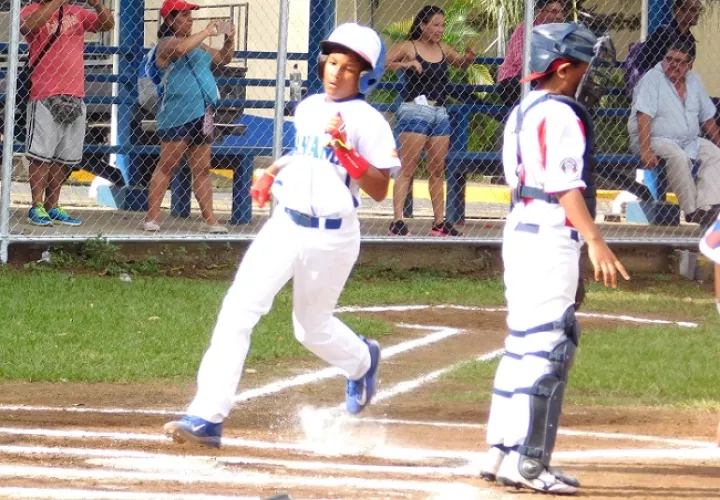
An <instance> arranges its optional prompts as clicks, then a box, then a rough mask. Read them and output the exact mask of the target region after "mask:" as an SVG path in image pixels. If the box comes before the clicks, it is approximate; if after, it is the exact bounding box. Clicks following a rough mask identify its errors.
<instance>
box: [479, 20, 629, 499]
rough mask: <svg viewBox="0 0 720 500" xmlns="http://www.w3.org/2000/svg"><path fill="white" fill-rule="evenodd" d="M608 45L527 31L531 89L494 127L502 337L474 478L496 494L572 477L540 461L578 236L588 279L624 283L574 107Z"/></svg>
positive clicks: (568, 29)
mask: <svg viewBox="0 0 720 500" xmlns="http://www.w3.org/2000/svg"><path fill="white" fill-rule="evenodd" d="M611 47H612V42H611V41H610V40H609V37H607V38H606V37H603V38H602V39H600V40H598V39H597V38H596V37H595V35H593V33H592V32H591V31H589V30H588V29H586V28H585V27H583V26H581V25H578V24H575V23H569V24H568V23H556V24H545V25H541V26H537V27H536V28H534V29H533V34H532V46H531V60H530V67H531V70H532V72H533V73H532V74H531V75H530V76H529V77H528V78H527V79H526V80H533V81H536V82H537V87H536V90H534V91H532V92H530V93H529V94H528V96H527V97H525V99H523V100H522V102H521V103H520V105H519V106H517V107H516V108H515V109H514V110H513V111H512V112H511V113H510V115H509V117H508V122H507V124H506V126H505V133H504V145H503V164H504V168H505V175H506V178H507V179H508V183H509V184H510V187H511V189H513V192H514V196H513V206H512V208H511V211H510V214H509V215H508V218H507V223H506V225H505V229H504V235H503V261H504V265H505V275H504V278H505V287H506V298H507V305H508V317H507V324H508V327H509V329H510V334H509V335H508V337H507V338H506V340H505V356H504V357H503V358H502V360H501V362H500V365H499V366H498V370H497V373H496V375H495V383H494V388H493V396H492V406H491V408H490V416H489V419H488V428H487V442H488V443H489V444H490V445H491V448H490V451H489V452H488V459H487V463H486V464H485V465H484V466H483V468H482V470H481V475H482V477H484V478H485V479H488V480H492V481H494V480H496V479H497V481H498V482H500V483H501V484H504V485H506V486H514V487H525V488H530V489H533V490H537V491H540V492H543V493H551V494H574V493H576V492H577V486H578V483H577V481H576V480H575V479H574V478H571V477H569V476H566V475H564V474H561V473H559V472H558V471H554V470H553V469H551V468H550V459H551V456H552V452H553V448H554V446H555V437H556V433H557V428H558V421H559V419H560V410H561V407H562V401H563V394H564V391H565V384H566V383H567V378H568V371H569V370H570V367H571V365H572V360H573V356H574V353H575V349H576V347H577V345H578V340H579V334H580V329H579V327H578V324H577V322H576V320H575V308H574V303H575V293H576V290H577V286H578V264H579V257H580V248H581V245H582V240H581V239H580V236H582V238H583V240H584V241H586V242H587V243H588V247H589V248H588V255H589V257H590V260H591V262H592V264H593V266H594V269H595V279H596V280H599V279H600V277H601V276H602V278H603V281H604V283H605V285H606V286H611V287H613V288H615V287H616V286H617V273H620V274H621V275H622V276H623V277H624V278H625V279H629V276H628V274H627V272H626V271H625V269H624V268H623V266H622V264H621V263H620V262H619V261H618V260H617V258H616V257H615V255H614V254H613V252H612V251H611V250H610V249H609V248H608V246H607V245H606V244H605V242H604V241H603V239H602V236H601V235H600V232H599V231H598V228H597V226H596V225H595V222H594V221H593V218H592V216H591V210H592V211H594V204H595V203H594V201H595V190H594V183H593V182H592V152H593V144H592V121H591V120H590V118H589V115H588V113H587V109H586V107H585V106H584V105H583V104H581V103H584V104H590V102H591V101H592V100H593V99H592V98H596V97H598V96H599V95H601V94H602V92H601V89H598V86H597V81H596V80H597V79H596V78H595V76H596V75H594V72H595V71H597V72H598V74H600V68H599V67H596V66H597V64H598V62H599V58H600V55H604V54H606V53H608V52H610V50H609V48H611ZM612 52H613V53H614V49H613V50H612ZM599 90H600V91H599ZM589 208H590V210H589Z"/></svg>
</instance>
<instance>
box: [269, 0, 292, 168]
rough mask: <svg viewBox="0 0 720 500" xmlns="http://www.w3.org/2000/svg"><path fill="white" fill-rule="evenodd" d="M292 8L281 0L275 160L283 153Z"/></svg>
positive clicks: (274, 143) (274, 142) (274, 134)
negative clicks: (286, 71) (289, 27)
mask: <svg viewBox="0 0 720 500" xmlns="http://www.w3.org/2000/svg"><path fill="white" fill-rule="evenodd" d="M289 22H290V6H289V3H288V0H280V19H279V22H278V51H277V82H276V83H275V123H274V130H273V159H275V160H277V159H278V158H280V156H282V152H283V146H282V145H283V122H284V121H285V67H286V66H287V45H288V23H289Z"/></svg>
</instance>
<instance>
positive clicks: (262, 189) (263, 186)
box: [250, 171, 275, 208]
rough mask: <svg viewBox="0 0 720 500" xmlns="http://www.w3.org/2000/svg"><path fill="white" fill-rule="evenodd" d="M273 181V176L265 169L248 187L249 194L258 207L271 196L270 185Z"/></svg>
mask: <svg viewBox="0 0 720 500" xmlns="http://www.w3.org/2000/svg"><path fill="white" fill-rule="evenodd" d="M273 182H275V176H274V175H273V174H271V173H270V172H267V171H266V172H265V173H264V174H262V175H261V176H260V178H259V179H258V180H257V181H255V184H253V185H252V187H251V188H250V196H251V197H252V199H253V200H255V202H256V203H257V204H258V207H260V208H263V207H264V206H265V203H267V202H268V200H269V199H271V198H272V196H271V195H270V187H272V185H273Z"/></svg>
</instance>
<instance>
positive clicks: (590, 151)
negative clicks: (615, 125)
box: [548, 94, 597, 219]
mask: <svg viewBox="0 0 720 500" xmlns="http://www.w3.org/2000/svg"><path fill="white" fill-rule="evenodd" d="M548 96H550V97H549V98H550V99H554V100H556V101H560V102H562V103H565V104H567V105H568V106H570V108H572V110H573V111H574V112H575V114H576V115H577V117H578V118H579V119H580V122H582V124H583V128H584V129H585V152H584V153H583V173H582V180H583V182H584V183H585V185H586V186H587V187H586V188H585V191H583V198H585V203H586V204H587V207H588V211H589V212H590V215H591V216H592V218H593V219H594V218H595V215H596V211H597V189H596V188H595V129H594V126H593V120H592V117H591V116H590V112H589V111H588V109H587V108H586V107H585V106H583V105H582V104H580V103H579V102H577V101H576V100H575V99H573V98H572V97H566V96H563V95H556V94H548Z"/></svg>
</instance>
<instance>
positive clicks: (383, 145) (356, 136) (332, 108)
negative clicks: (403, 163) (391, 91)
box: [272, 94, 400, 218]
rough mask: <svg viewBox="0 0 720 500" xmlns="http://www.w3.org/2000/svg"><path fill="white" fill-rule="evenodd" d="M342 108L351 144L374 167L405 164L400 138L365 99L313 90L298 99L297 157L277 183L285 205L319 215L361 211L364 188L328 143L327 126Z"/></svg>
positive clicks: (274, 190) (280, 200) (279, 197)
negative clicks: (341, 97) (400, 153)
mask: <svg viewBox="0 0 720 500" xmlns="http://www.w3.org/2000/svg"><path fill="white" fill-rule="evenodd" d="M338 112H339V113H340V115H341V116H342V118H343V121H344V122H345V133H346V134H347V139H348V141H347V142H348V145H349V146H352V147H353V148H355V149H356V150H357V152H358V153H360V155H361V156H363V158H365V159H366V160H367V161H369V162H370V164H371V165H373V166H374V167H375V168H378V169H390V170H394V169H396V168H398V167H399V166H400V160H399V159H398V154H397V146H396V144H395V138H394V137H393V133H392V130H391V129H390V125H389V124H388V122H387V121H386V120H385V118H384V117H383V116H382V114H380V112H378V111H377V110H376V109H375V108H373V107H372V106H370V105H369V104H368V103H367V102H365V101H364V100H362V99H351V100H348V101H342V102H334V101H329V100H328V99H327V98H326V96H325V94H317V95H313V96H310V97H308V98H306V99H304V100H303V101H301V102H300V104H298V107H297V109H296V111H295V134H296V135H295V149H294V150H293V153H292V155H293V159H292V161H291V162H290V164H289V165H287V166H286V167H284V168H283V169H282V170H281V171H280V173H279V174H278V176H277V178H276V179H275V182H274V183H273V187H272V193H273V196H275V198H276V199H277V200H278V203H279V204H280V205H282V206H284V207H287V208H291V209H293V210H297V211H298V212H302V213H304V214H307V215H314V216H317V217H337V218H342V217H347V216H350V215H352V214H354V213H355V212H356V209H357V207H358V206H359V205H360V196H359V191H360V188H359V186H358V184H357V183H356V182H355V181H354V180H353V179H352V178H351V177H350V176H349V175H348V173H347V171H346V170H345V168H343V166H342V165H340V162H339V161H338V159H337V157H336V156H335V153H334V152H333V150H332V148H329V147H327V146H326V144H327V142H328V136H327V134H325V129H326V127H327V125H328V123H330V120H331V119H332V118H333V117H334V116H335V115H337V113H338Z"/></svg>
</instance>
